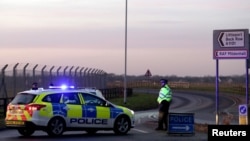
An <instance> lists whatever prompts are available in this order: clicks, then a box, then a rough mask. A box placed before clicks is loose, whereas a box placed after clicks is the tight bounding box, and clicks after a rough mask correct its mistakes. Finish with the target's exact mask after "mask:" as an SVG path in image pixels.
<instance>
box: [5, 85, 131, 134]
mask: <svg viewBox="0 0 250 141" xmlns="http://www.w3.org/2000/svg"><path fill="white" fill-rule="evenodd" d="M5 125H6V127H7V128H13V129H17V130H18V132H19V133H20V134H21V135H23V136H31V135H32V134H33V133H34V132H35V131H36V130H42V131H45V132H47V133H48V135H50V136H60V135H62V134H63V133H64V132H65V131H76V130H78V131H86V132H87V133H89V134H95V133H96V132H97V131H99V130H113V131H114V133H115V134H120V135H121V134H122V135H123V134H127V132H128V131H130V129H131V128H133V127H134V126H135V116H134V111H133V110H130V109H128V108H126V107H122V106H118V105H115V104H113V103H111V102H109V101H107V100H106V99H105V98H103V97H102V96H98V95H96V94H92V93H91V92H89V91H88V90H84V89H69V88H66V89H65V87H62V89H43V88H39V89H38V90H27V91H22V92H19V93H17V95H16V96H15V97H14V99H13V100H12V101H11V102H10V103H9V104H8V106H7V112H6V117H5Z"/></svg>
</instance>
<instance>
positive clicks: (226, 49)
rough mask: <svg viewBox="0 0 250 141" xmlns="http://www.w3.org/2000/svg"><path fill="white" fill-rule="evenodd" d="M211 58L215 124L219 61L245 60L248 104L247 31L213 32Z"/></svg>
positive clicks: (217, 101) (217, 120) (217, 117)
mask: <svg viewBox="0 0 250 141" xmlns="http://www.w3.org/2000/svg"><path fill="white" fill-rule="evenodd" d="M213 58H214V59H216V124H218V123H219V116H218V113H219V112H218V109H219V108H218V105H219V104H218V103H219V96H218V95H219V86H218V85H219V83H218V80H219V71H218V68H219V61H218V60H219V59H245V60H246V61H245V62H246V103H247V104H248V61H247V60H248V59H249V30H248V29H229V30H214V31H213Z"/></svg>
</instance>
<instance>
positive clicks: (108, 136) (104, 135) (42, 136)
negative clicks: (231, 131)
mask: <svg viewBox="0 0 250 141" xmlns="http://www.w3.org/2000/svg"><path fill="white" fill-rule="evenodd" d="M151 93H154V92H153V91H152V92H151ZM219 99H220V100H219V103H220V104H219V113H220V115H221V119H223V118H222V117H223V116H224V114H232V115H233V117H234V118H233V119H232V121H231V122H232V123H235V124H237V121H238V119H237V118H238V117H237V109H238V105H239V104H242V103H244V96H236V95H221V96H220V97H219ZM215 101H216V100H215V95H214V94H208V93H203V92H195V93H187V92H174V95H173V102H172V104H171V106H170V112H171V113H194V116H195V122H196V123H197V122H199V123H208V124H215V115H216V112H215V111H216V104H215ZM156 121H157V109H154V110H149V111H138V112H136V127H135V128H133V129H132V130H131V131H130V132H129V133H128V134H127V135H124V136H117V135H114V133H113V132H112V131H99V132H97V134H96V135H93V136H91V135H88V134H86V133H85V132H83V131H82V132H80V131H75V132H65V134H64V135H63V136H62V137H60V138H51V137H48V136H47V134H46V133H45V132H42V131H36V132H35V134H34V135H33V136H32V137H28V138H27V137H26V138H24V137H21V136H20V135H19V134H18V132H17V131H16V130H2V131H0V140H2V141H17V140H18V141H42V140H43V141H44V140H46V141H59V140H60V141H61V140H64V141H72V140H74V141H78V140H79V141H80V140H81V141H85V140H86V141H98V140H101V141H110V140H121V141H138V140H144V141H152V140H154V141H158V140H163V139H166V140H171V141H189V140H190V141H206V140H207V134H206V133H200V132H196V133H195V134H194V135H177V136H173V135H169V134H167V133H166V132H164V131H160V132H159V131H155V130H154V128H155V126H156ZM221 122H222V120H221ZM220 124H221V123H220Z"/></svg>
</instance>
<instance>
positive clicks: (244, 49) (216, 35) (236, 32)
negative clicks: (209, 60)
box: [213, 29, 249, 59]
mask: <svg viewBox="0 0 250 141" xmlns="http://www.w3.org/2000/svg"><path fill="white" fill-rule="evenodd" d="M213 58H214V59H249V30H248V29H229V30H214V32H213Z"/></svg>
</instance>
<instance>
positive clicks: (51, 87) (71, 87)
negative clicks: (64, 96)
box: [49, 85, 75, 90]
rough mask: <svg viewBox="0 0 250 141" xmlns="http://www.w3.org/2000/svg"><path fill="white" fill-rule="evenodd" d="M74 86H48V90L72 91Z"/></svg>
mask: <svg viewBox="0 0 250 141" xmlns="http://www.w3.org/2000/svg"><path fill="white" fill-rule="evenodd" d="M74 88H75V87H74V86H67V85H61V86H49V89H63V90H65V89H74Z"/></svg>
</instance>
